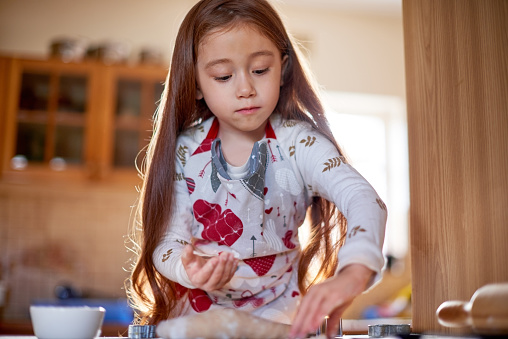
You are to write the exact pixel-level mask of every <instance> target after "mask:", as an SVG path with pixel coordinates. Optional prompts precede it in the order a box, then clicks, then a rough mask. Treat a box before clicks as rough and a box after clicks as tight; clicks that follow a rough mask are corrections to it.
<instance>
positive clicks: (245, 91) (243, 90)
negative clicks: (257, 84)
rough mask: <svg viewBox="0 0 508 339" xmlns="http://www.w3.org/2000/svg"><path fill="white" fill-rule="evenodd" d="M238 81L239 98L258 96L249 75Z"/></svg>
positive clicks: (240, 77) (237, 92)
mask: <svg viewBox="0 0 508 339" xmlns="http://www.w3.org/2000/svg"><path fill="white" fill-rule="evenodd" d="M237 79H238V84H237V87H236V95H237V96H238V97H239V98H248V97H251V96H253V95H256V89H255V88H254V84H253V83H252V79H250V77H249V76H248V75H242V76H239V77H238V78H237Z"/></svg>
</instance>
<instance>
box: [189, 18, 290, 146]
mask: <svg viewBox="0 0 508 339" xmlns="http://www.w3.org/2000/svg"><path fill="white" fill-rule="evenodd" d="M284 63H285V58H284V59H283V58H282V56H281V53H280V52H279V50H278V49H277V47H276V46H275V44H274V43H273V42H272V41H271V40H269V39H268V38H266V37H265V36H264V35H262V34H260V33H259V31H258V30H256V29H254V28H253V27H252V26H249V25H245V24H242V25H237V26H235V27H233V28H232V29H228V30H218V31H212V32H211V33H209V34H207V35H206V36H205V37H204V38H203V40H202V41H201V43H200V44H199V46H198V58H197V62H196V81H197V87H198V90H197V93H196V99H198V100H199V99H203V98H204V100H205V102H206V104H207V106H208V108H209V109H210V110H211V111H212V113H213V114H214V115H215V116H216V117H217V119H218V120H219V123H220V131H219V133H220V134H223V133H225V132H226V133H234V134H238V133H242V134H243V135H245V134H248V136H249V137H252V138H253V139H254V140H259V139H261V138H262V137H263V136H264V128H265V125H266V121H267V119H268V118H269V117H270V115H271V114H272V112H273V110H274V109H275V106H276V105H277V101H278V100H279V92H280V86H282V68H283V65H284Z"/></svg>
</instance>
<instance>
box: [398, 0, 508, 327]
mask: <svg viewBox="0 0 508 339" xmlns="http://www.w3.org/2000/svg"><path fill="white" fill-rule="evenodd" d="M403 19H404V20H403V21H404V39H405V58H406V59H405V60H406V84H407V86H406V88H407V105H408V110H407V112H408V133H409V138H408V142H409V169H410V170H409V173H410V192H411V211H410V212H411V220H410V227H411V230H410V233H411V260H412V263H411V271H412V288H413V291H412V296H411V301H412V317H413V319H412V327H413V332H416V333H429V332H430V333H435V332H441V333H457V332H464V331H471V329H467V328H466V329H451V328H444V327H442V326H440V325H439V323H438V321H437V317H436V310H437V308H438V307H439V305H440V304H441V303H443V302H444V301H448V300H470V298H471V296H472V295H473V293H474V292H475V291H476V290H477V289H478V288H479V287H481V286H483V285H486V284H489V283H494V282H506V281H508V264H507V259H508V246H507V244H508V227H507V224H506V221H507V220H508V208H507V207H508V176H507V174H508V135H507V132H508V114H507V112H508V63H507V60H508V38H507V37H508V35H507V34H506V32H507V27H508V26H507V24H506V23H507V22H508V2H506V1H503V0H499V1H481V0H472V1H461V0H450V1H440V0H428V1H409V0H405V1H404V2H403Z"/></svg>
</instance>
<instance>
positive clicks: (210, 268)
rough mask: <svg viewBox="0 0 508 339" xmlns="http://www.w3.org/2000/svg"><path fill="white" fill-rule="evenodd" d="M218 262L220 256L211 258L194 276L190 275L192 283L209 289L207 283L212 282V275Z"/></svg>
mask: <svg viewBox="0 0 508 339" xmlns="http://www.w3.org/2000/svg"><path fill="white" fill-rule="evenodd" d="M217 264H218V258H217V257H214V258H210V259H209V260H208V261H207V262H206V264H204V265H203V266H202V267H201V268H200V269H198V270H197V271H196V272H195V273H194V274H193V276H192V277H189V279H191V281H192V283H193V284H194V285H195V286H196V287H197V288H201V289H204V290H205V291H206V290H207V285H208V284H209V282H210V279H211V277H212V274H213V272H214V271H215V268H216V266H217Z"/></svg>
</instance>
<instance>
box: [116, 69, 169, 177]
mask: <svg viewBox="0 0 508 339" xmlns="http://www.w3.org/2000/svg"><path fill="white" fill-rule="evenodd" d="M116 86H117V93H116V108H115V132H114V147H113V166H114V167H116V168H134V167H135V164H136V163H137V164H138V165H140V164H141V162H142V160H143V158H144V155H145V154H144V149H145V147H146V145H147V144H148V142H149V139H150V137H151V129H152V117H153V114H154V112H155V110H156V108H157V104H158V101H159V100H160V97H161V94H162V90H163V84H162V81H154V80H146V79H126V78H125V79H124V78H120V79H119V80H118V81H117V84H116Z"/></svg>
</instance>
